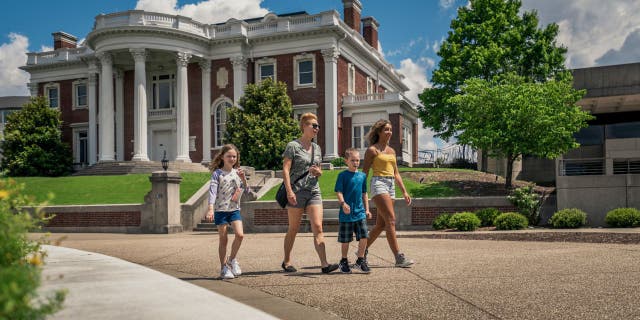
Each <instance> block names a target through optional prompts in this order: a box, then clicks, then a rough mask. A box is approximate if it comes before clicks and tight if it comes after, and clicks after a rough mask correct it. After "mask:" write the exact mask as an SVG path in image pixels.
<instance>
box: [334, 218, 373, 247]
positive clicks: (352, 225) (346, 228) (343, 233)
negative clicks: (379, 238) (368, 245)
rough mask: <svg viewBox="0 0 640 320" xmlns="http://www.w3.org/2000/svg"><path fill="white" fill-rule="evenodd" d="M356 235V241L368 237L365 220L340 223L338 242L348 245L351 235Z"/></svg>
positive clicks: (351, 238) (351, 239)
mask: <svg viewBox="0 0 640 320" xmlns="http://www.w3.org/2000/svg"><path fill="white" fill-rule="evenodd" d="M354 233H355V234H356V240H358V241H360V239H362V238H367V237H369V231H368V230H367V219H366V218H365V219H361V220H358V221H351V222H340V229H339V230H338V242H340V243H349V242H351V241H353V234H354Z"/></svg>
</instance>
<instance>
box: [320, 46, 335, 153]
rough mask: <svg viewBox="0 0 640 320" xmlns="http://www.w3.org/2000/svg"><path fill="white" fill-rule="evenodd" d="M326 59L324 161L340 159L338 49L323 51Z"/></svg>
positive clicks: (331, 48) (332, 48)
mask: <svg viewBox="0 0 640 320" xmlns="http://www.w3.org/2000/svg"><path fill="white" fill-rule="evenodd" d="M321 52H322V57H323V58H324V118H325V121H324V136H325V139H324V141H325V146H324V159H323V160H324V161H331V160H333V159H335V158H337V157H338V56H339V53H338V49H336V47H330V48H327V49H322V51H321Z"/></svg>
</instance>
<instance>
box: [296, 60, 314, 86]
mask: <svg viewBox="0 0 640 320" xmlns="http://www.w3.org/2000/svg"><path fill="white" fill-rule="evenodd" d="M298 73H299V81H300V84H311V83H313V61H310V60H309V61H301V62H299V63H298Z"/></svg>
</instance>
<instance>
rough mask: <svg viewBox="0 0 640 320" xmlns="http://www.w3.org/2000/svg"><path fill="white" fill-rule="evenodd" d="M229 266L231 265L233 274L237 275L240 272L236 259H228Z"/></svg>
mask: <svg viewBox="0 0 640 320" xmlns="http://www.w3.org/2000/svg"><path fill="white" fill-rule="evenodd" d="M230 261H231V262H229V266H230V267H231V272H232V273H233V275H234V276H236V277H237V276H239V275H241V274H242V270H241V269H240V264H239V263H238V259H233V260H230Z"/></svg>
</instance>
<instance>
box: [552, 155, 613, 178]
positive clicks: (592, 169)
mask: <svg viewBox="0 0 640 320" xmlns="http://www.w3.org/2000/svg"><path fill="white" fill-rule="evenodd" d="M558 161H559V170H558V172H559V175H560V176H589V175H604V174H605V158H583V159H560V160H558Z"/></svg>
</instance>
